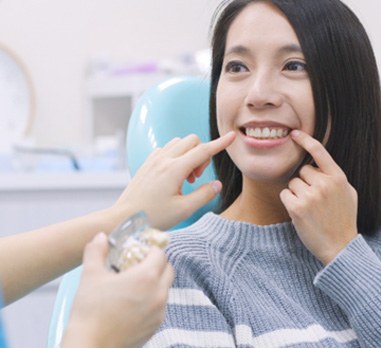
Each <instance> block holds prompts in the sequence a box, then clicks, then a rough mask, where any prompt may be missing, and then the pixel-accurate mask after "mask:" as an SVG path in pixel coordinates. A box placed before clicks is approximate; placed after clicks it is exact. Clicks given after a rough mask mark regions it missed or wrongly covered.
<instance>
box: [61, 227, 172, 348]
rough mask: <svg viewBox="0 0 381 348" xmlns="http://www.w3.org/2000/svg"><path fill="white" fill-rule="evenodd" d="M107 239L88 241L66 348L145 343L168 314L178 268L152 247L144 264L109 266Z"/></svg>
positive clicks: (132, 346)
mask: <svg viewBox="0 0 381 348" xmlns="http://www.w3.org/2000/svg"><path fill="white" fill-rule="evenodd" d="M107 250H108V248H107V239H106V236H105V235H104V234H99V235H97V236H96V237H95V239H94V240H93V241H92V242H91V243H89V244H88V245H87V246H86V249H85V253H84V260H83V263H84V267H83V273H82V277H81V283H80V286H79V289H78V292H77V295H76V298H75V301H74V304H73V309H72V311H71V315H70V321H69V324H68V327H67V330H66V334H65V337H64V340H63V344H62V348H69V347H82V348H90V347H91V348H98V347H99V348H102V347H113V348H135V347H136V348H137V347H141V346H142V345H143V344H144V343H145V342H146V341H147V340H148V339H149V338H150V337H151V335H152V334H153V333H154V332H155V330H156V329H157V328H158V327H159V325H160V324H161V322H162V321H163V320H164V313H165V306H166V303H167V298H168V292H169V288H170V286H171V285H172V281H173V277H174V272H173V268H172V266H171V265H170V264H169V263H168V262H167V257H166V255H165V254H164V252H163V251H161V250H160V249H158V248H152V249H151V250H150V252H149V253H148V255H147V257H146V258H145V259H144V260H143V261H142V262H141V263H139V264H137V265H135V266H133V267H131V268H129V269H128V270H126V271H124V272H121V273H114V272H110V271H108V270H107V269H106V268H105V258H106V254H107Z"/></svg>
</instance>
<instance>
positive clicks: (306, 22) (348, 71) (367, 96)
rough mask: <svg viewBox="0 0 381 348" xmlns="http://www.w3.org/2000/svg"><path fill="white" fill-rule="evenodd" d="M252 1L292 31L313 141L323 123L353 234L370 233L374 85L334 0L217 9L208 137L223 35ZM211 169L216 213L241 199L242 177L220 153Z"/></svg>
mask: <svg viewBox="0 0 381 348" xmlns="http://www.w3.org/2000/svg"><path fill="white" fill-rule="evenodd" d="M259 1H262V2H263V1H264V2H268V3H270V4H273V5H275V6H276V7H277V8H279V9H280V11H282V12H283V13H284V15H285V16H286V17H287V19H288V21H289V23H290V24H291V26H292V27H293V28H294V30H295V33H296V35H297V37H298V39H299V43H300V45H301V48H302V51H303V53H304V56H305V59H306V62H307V67H308V68H307V69H308V74H309V78H310V81H311V86H312V91H313V96H314V103H315V117H316V127H315V131H314V137H315V138H316V139H318V140H320V141H322V140H323V138H324V135H325V133H326V130H327V125H328V119H329V121H330V127H331V130H330V134H329V138H328V141H327V143H326V149H327V150H328V151H329V153H330V154H331V156H332V157H333V159H334V160H335V161H336V163H337V164H338V165H339V166H340V167H341V168H342V170H343V171H344V172H345V174H346V176H347V178H348V181H349V182H350V183H351V185H352V186H353V187H354V188H355V189H356V191H357V193H358V219H357V225H358V229H359V232H360V233H363V234H371V233H372V232H373V231H375V230H376V229H377V228H378V227H380V224H381V207H380V206H381V190H380V189H379V186H380V185H381V166H380V160H381V149H380V130H381V94H380V80H379V75H378V69H377V64H376V59H375V56H374V53H373V49H372V46H371V43H370V41H369V38H368V35H367V33H366V31H365V29H364V27H363V26H362V24H361V23H360V21H359V20H358V18H357V17H356V15H355V14H354V13H353V12H352V11H351V10H350V9H349V8H348V7H347V6H346V5H345V4H343V3H342V2H341V1H340V0H318V1H316V0H230V1H226V2H225V3H224V5H223V7H222V8H220V9H219V10H218V11H219V12H218V13H219V15H218V16H217V17H216V22H215V25H214V30H213V37H212V73H211V92H210V93H211V94H210V130H211V137H212V139H215V138H217V137H218V136H219V133H218V129H217V118H216V90H217V85H218V81H219V78H220V74H221V69H222V63H223V59H224V53H225V45H226V37H227V33H228V30H229V28H230V25H231V24H232V22H233V21H234V19H235V18H236V17H237V15H238V14H239V13H240V12H241V11H242V10H243V9H244V8H245V7H246V6H247V5H249V4H251V3H253V2H259ZM253 30H255V28H253ZM306 161H307V159H306ZM304 163H305V162H304ZM214 165H215V169H216V173H217V176H218V178H219V179H220V180H221V181H222V182H223V184H224V186H223V190H222V193H221V205H220V209H221V210H225V209H226V208H227V207H229V206H230V205H231V204H232V203H233V202H234V200H235V199H236V198H237V197H238V195H239V194H240V193H241V190H242V174H241V172H240V170H239V169H238V168H237V167H236V166H235V164H234V163H233V161H232V160H231V159H230V157H229V156H228V154H227V152H226V151H224V152H222V153H220V154H219V155H218V156H215V158H214Z"/></svg>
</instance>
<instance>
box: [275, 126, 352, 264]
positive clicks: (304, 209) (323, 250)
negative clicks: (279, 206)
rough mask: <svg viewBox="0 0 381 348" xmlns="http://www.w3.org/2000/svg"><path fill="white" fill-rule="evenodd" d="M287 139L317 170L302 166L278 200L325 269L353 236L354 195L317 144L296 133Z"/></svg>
mask: <svg viewBox="0 0 381 348" xmlns="http://www.w3.org/2000/svg"><path fill="white" fill-rule="evenodd" d="M291 137H292V139H293V140H294V141H295V142H296V143H297V144H299V145H300V146H301V147H302V148H303V149H305V150H306V151H307V152H308V153H309V154H310V155H311V156H312V158H313V159H314V161H315V163H316V165H317V167H314V166H312V165H305V166H303V167H302V169H301V170H300V172H299V177H296V178H294V179H292V180H291V181H290V182H289V185H288V188H287V189H284V190H283V191H282V192H281V194H280V198H281V200H282V202H283V204H284V206H285V207H286V209H287V211H288V213H289V215H290V217H291V219H292V222H293V224H294V226H295V228H296V231H297V233H298V235H299V237H300V239H301V240H302V242H303V243H304V245H305V246H306V247H307V248H308V249H309V250H310V251H311V253H312V254H314V255H315V256H316V257H317V258H318V259H319V260H320V261H321V262H322V263H323V264H325V265H326V264H328V263H329V262H330V261H332V260H333V259H334V258H335V257H336V255H337V254H338V253H339V252H340V251H341V250H342V249H344V248H345V247H346V246H347V244H348V243H349V242H350V241H351V240H352V239H354V238H355V237H356V235H357V192H356V190H355V189H354V188H353V187H352V186H351V185H350V184H349V182H348V180H347V178H346V176H345V174H344V172H343V171H342V170H341V168H340V167H339V166H338V165H337V164H336V162H335V161H334V160H333V159H332V157H331V156H330V154H329V153H328V152H327V150H326V149H325V148H324V146H323V145H322V144H321V143H320V142H318V141H317V140H316V139H314V138H312V137H311V136H309V135H308V134H306V133H304V132H302V131H299V130H294V131H292V132H291Z"/></svg>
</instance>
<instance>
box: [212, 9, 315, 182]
mask: <svg viewBox="0 0 381 348" xmlns="http://www.w3.org/2000/svg"><path fill="white" fill-rule="evenodd" d="M216 102H217V124H218V130H219V132H220V134H221V135H223V134H225V133H227V132H228V131H230V130H234V131H235V132H236V133H237V138H236V140H235V141H234V143H233V144H232V145H231V146H230V147H229V149H228V153H229V155H230V157H231V159H232V160H233V161H234V163H235V164H236V165H237V167H238V168H239V169H240V170H241V172H242V173H243V176H244V178H250V179H252V180H255V181H266V182H278V183H285V182H287V181H288V180H289V178H290V176H291V174H292V173H293V172H294V171H295V169H296V168H297V166H298V165H299V164H300V162H301V160H302V159H303V157H304V152H303V151H302V149H301V148H300V147H299V146H298V145H296V144H295V143H294V142H293V141H292V140H291V137H290V136H289V133H290V131H291V130H292V129H301V130H303V131H305V132H307V133H308V134H313V130H314V126H315V107H314V102H313V95H312V89H311V84H310V80H309V76H308V74H307V71H306V63H305V59H304V55H303V53H302V51H301V48H300V44H299V41H298V39H297V36H296V34H295V32H294V30H293V28H292V27H291V25H290V24H289V22H288V21H287V19H286V17H285V16H284V15H283V14H282V13H281V12H280V11H279V10H278V9H277V8H276V7H274V6H273V5H270V4H267V3H265V2H258V3H252V4H250V5H248V6H247V7H246V8H245V9H244V10H243V11H242V12H241V13H240V14H239V15H238V16H237V17H236V18H235V20H234V21H233V23H232V25H231V26H230V29H229V32H228V35H227V40H226V50H225V55H224V61H223V66H222V71H221V76H220V79H219V83H218V87H217V100H216Z"/></svg>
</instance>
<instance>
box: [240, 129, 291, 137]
mask: <svg viewBox="0 0 381 348" xmlns="http://www.w3.org/2000/svg"><path fill="white" fill-rule="evenodd" d="M245 133H246V135H247V136H249V137H252V138H257V139H279V138H284V137H286V136H287V135H288V133H289V131H288V130H287V129H284V128H268V127H265V128H245Z"/></svg>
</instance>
